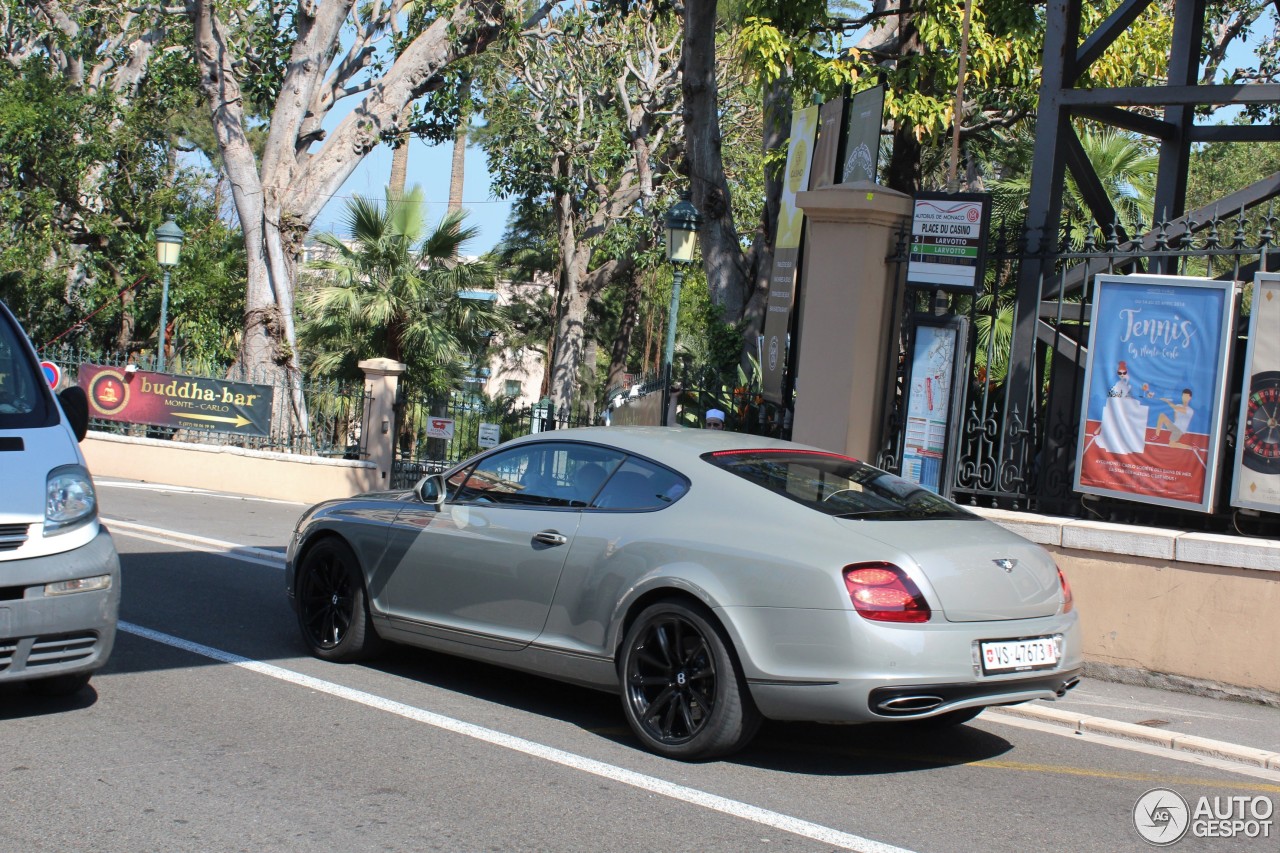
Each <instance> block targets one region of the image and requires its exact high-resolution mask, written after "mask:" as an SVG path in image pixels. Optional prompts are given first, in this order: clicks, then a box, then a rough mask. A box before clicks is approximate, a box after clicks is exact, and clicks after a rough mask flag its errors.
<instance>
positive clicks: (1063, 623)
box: [719, 607, 1084, 722]
mask: <svg viewBox="0 0 1280 853" xmlns="http://www.w3.org/2000/svg"><path fill="white" fill-rule="evenodd" d="M719 612H720V613H721V615H722V621H723V622H724V624H725V627H726V628H727V630H728V631H729V633H730V635H731V639H732V640H733V643H734V647H735V649H736V650H737V651H738V654H739V660H740V662H741V664H742V669H743V674H744V675H745V676H746V679H747V685H748V688H749V689H750V691H751V696H752V698H753V699H754V700H755V703H756V706H757V707H758V708H759V709H760V712H761V713H762V714H764V716H766V717H768V718H770V719H775V720H810V721H821V722H877V721H878V722H887V721H892V720H910V719H925V718H927V717H934V716H938V715H939V714H944V713H947V712H948V711H958V710H961V709H964V708H974V707H986V706H989V705H1009V704H1016V703H1019V702H1028V701H1031V700H1033V699H1055V698H1058V697H1060V696H1062V695H1063V694H1064V693H1065V692H1066V691H1067V690H1070V689H1071V688H1072V687H1074V686H1075V684H1076V682H1077V681H1078V680H1079V677H1080V672H1081V669H1082V668H1083V665H1084V658H1083V651H1082V644H1081V640H1080V630H1079V624H1078V619H1077V617H1076V614H1075V613H1067V614H1057V615H1054V616H1048V617H1042V618H1036V619H1016V620H1008V621H1000V622H981V623H954V622H945V621H941V620H937V621H933V622H929V623H924V624H919V625H900V624H885V623H874V622H869V621H868V620H865V619H863V618H862V617H861V616H859V615H857V614H856V613H853V612H847V611H826V610H803V609H786V608H732V607H730V608H723V609H722V610H721V611H719ZM1057 635H1061V636H1062V653H1061V658H1060V660H1059V661H1058V662H1057V664H1056V665H1055V666H1053V667H1052V668H1049V669H1039V670H1030V671H1010V672H1002V673H998V674H984V673H983V672H982V670H981V668H980V666H979V665H978V662H977V661H978V657H977V648H976V646H977V644H979V643H981V642H985V641H989V640H1013V639H1021V638H1030V637H1054V636H1057Z"/></svg>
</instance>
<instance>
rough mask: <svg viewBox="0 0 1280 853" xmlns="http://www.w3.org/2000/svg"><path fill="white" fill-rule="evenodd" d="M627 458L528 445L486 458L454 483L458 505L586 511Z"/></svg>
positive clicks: (565, 446)
mask: <svg viewBox="0 0 1280 853" xmlns="http://www.w3.org/2000/svg"><path fill="white" fill-rule="evenodd" d="M622 459H623V454H622V453H619V452H618V451H614V450H608V449H606V448H602V447H596V446H594V445H586V444H575V443H572V442H539V443H536V444H525V445H520V446H518V447H513V448H510V449H508V450H504V451H500V452H498V453H494V454H492V455H491V456H486V457H485V458H484V459H481V460H480V461H479V462H478V463H476V464H475V465H473V466H472V467H470V468H467V469H464V470H462V471H459V472H458V473H456V474H454V475H453V477H451V478H450V479H449V499H450V501H452V502H454V503H482V504H504V505H507V506H532V507H544V508H545V507H584V506H587V505H588V504H589V503H590V502H591V499H592V497H594V496H595V494H596V492H597V491H599V489H600V485H601V484H602V483H603V482H604V481H605V480H606V479H607V478H608V477H609V475H610V474H611V473H613V471H614V470H615V469H616V468H617V467H618V465H619V464H620V463H621V462H622Z"/></svg>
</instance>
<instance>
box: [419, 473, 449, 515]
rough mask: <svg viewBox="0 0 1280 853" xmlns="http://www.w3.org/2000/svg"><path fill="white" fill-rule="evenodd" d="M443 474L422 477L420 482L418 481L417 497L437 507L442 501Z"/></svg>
mask: <svg viewBox="0 0 1280 853" xmlns="http://www.w3.org/2000/svg"><path fill="white" fill-rule="evenodd" d="M444 494H445V490H444V475H443V474H432V475H430V476H428V477H423V478H422V482H420V483H418V497H419V498H420V499H421V500H422V502H423V503H428V504H432V505H434V506H435V507H436V508H437V509H439V507H440V505H441V504H443V503H444Z"/></svg>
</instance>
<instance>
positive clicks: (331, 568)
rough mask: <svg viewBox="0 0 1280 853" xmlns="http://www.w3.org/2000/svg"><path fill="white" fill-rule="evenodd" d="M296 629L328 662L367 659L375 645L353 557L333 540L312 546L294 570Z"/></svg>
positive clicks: (362, 586) (374, 649) (340, 543)
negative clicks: (296, 575) (297, 628)
mask: <svg viewBox="0 0 1280 853" xmlns="http://www.w3.org/2000/svg"><path fill="white" fill-rule="evenodd" d="M297 584H298V588H297V597H298V625H299V626H300V627H301V628H302V636H303V639H304V640H306V643H307V646H308V648H310V650H311V653H312V654H313V655H315V656H316V657H318V658H323V659H324V660H331V661H354V660H363V659H364V658H367V657H369V656H370V655H371V654H372V653H373V652H374V651H376V646H377V644H378V636H377V634H376V633H375V632H374V629H373V626H372V624H371V623H370V619H369V611H368V606H367V603H366V597H365V590H364V579H363V578H362V577H361V576H360V569H359V564H358V563H357V562H356V558H355V554H353V553H352V552H351V549H350V548H349V547H347V545H346V543H344V542H342V541H340V540H338V539H325V540H324V541H322V542H319V543H317V544H316V545H315V547H313V548H312V549H311V550H310V551H309V552H308V553H307V556H306V559H304V560H303V561H302V566H301V568H299V570H298V581H297Z"/></svg>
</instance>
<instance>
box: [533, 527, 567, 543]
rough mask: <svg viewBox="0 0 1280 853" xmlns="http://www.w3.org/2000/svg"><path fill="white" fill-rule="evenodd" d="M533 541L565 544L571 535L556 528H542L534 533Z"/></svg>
mask: <svg viewBox="0 0 1280 853" xmlns="http://www.w3.org/2000/svg"><path fill="white" fill-rule="evenodd" d="M533 541H534V542H541V543H542V544H543V545H563V544H564V543H566V542H568V541H569V537H567V536H565V535H563V534H561V533H557V532H555V531H554V530H540V531H538V532H537V533H535V534H533Z"/></svg>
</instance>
